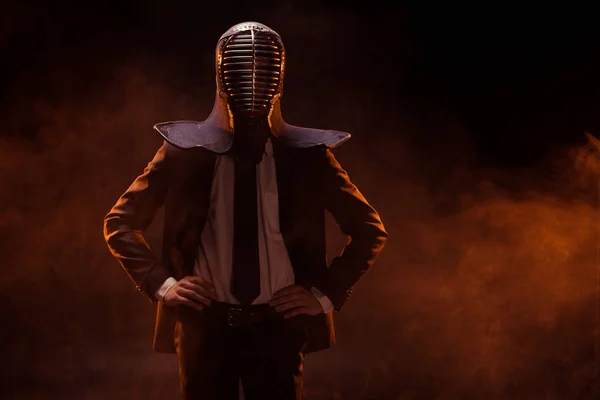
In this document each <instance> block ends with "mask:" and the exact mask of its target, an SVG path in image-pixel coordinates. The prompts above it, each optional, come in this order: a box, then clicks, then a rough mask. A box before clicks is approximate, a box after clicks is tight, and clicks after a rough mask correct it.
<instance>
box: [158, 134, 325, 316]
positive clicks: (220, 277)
mask: <svg viewBox="0 0 600 400" xmlns="http://www.w3.org/2000/svg"><path fill="white" fill-rule="evenodd" d="M256 168H257V171H256V181H257V182H256V184H257V204H258V210H257V211H258V245H259V262H260V286H261V290H260V294H259V296H258V297H257V298H256V299H255V300H254V302H253V304H262V303H268V302H269V301H270V300H271V299H272V298H273V294H274V293H275V292H277V291H278V290H280V289H283V288H284V287H286V286H290V285H293V284H294V270H293V268H292V265H291V263H290V258H289V255H288V252H287V248H286V247H285V242H284V240H283V236H282V235H281V232H280V230H279V196H278V193H277V171H276V168H275V159H274V157H273V145H272V143H271V141H270V140H269V141H268V142H267V144H266V146H265V153H264V154H263V159H262V161H261V162H260V163H259V164H258V165H257V167H256ZM233 176H234V160H233V158H232V157H231V156H230V155H227V154H226V155H221V156H218V157H217V161H216V164H215V172H214V178H213V183H212V190H211V199H210V207H209V211H208V216H207V220H206V225H205V226H204V230H203V231H202V238H201V243H200V246H199V249H198V257H197V259H196V264H195V266H194V274H195V275H197V276H200V277H202V278H203V279H205V280H207V281H209V282H210V283H212V285H213V286H214V288H215V291H216V294H217V300H218V301H221V302H224V303H232V304H239V301H238V300H237V299H236V298H235V297H234V296H233V295H232V294H231V290H230V283H231V267H232V251H233V190H234V188H233V187H234V185H233V183H234V179H233ZM176 282H177V281H176V280H175V279H174V278H172V277H171V278H169V279H167V280H166V281H165V282H164V283H163V285H162V286H161V287H160V288H159V289H158V290H157V291H156V293H155V296H156V297H157V298H158V299H159V300H162V298H163V296H164V295H165V293H166V292H167V291H168V290H169V289H170V288H171V287H172V286H173V284H175V283H176ZM311 292H312V294H313V295H314V296H315V297H316V298H317V300H319V303H321V306H322V307H323V311H324V312H325V313H328V312H331V311H333V309H334V306H333V304H332V303H331V300H329V298H328V297H327V296H325V295H324V294H323V293H321V292H320V291H319V290H318V289H316V288H314V287H313V288H311Z"/></svg>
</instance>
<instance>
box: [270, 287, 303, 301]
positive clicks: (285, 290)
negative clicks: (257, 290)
mask: <svg viewBox="0 0 600 400" xmlns="http://www.w3.org/2000/svg"><path fill="white" fill-rule="evenodd" d="M305 291H306V289H304V288H303V287H302V286H300V285H291V286H287V287H284V288H283V289H281V290H278V291H276V292H275V293H273V298H277V297H280V296H286V295H288V294H293V293H301V292H305Z"/></svg>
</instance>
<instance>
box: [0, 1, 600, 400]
mask: <svg viewBox="0 0 600 400" xmlns="http://www.w3.org/2000/svg"><path fill="white" fill-rule="evenodd" d="M0 11H1V12H0V51H1V54H2V62H1V63H0V104H1V107H0V117H1V118H0V120H1V121H2V123H1V124H0V189H1V193H2V196H1V197H0V206H1V208H0V240H1V244H0V252H1V253H0V254H2V259H3V269H4V270H5V273H3V274H2V278H0V300H1V302H0V312H1V314H0V316H1V317H2V321H3V322H2V330H1V332H0V336H1V339H2V340H1V341H0V343H2V346H3V348H1V349H0V350H1V354H3V362H2V365H3V367H2V368H4V369H5V371H3V373H2V376H3V378H5V379H4V381H3V383H2V390H3V391H5V393H6V396H8V398H15V399H38V398H39V399H46V398H61V399H62V398H64V399H71V398H72V399H105V398H110V397H113V398H119V399H139V398H145V399H154V398H156V399H163V398H172V397H173V396H175V395H176V393H177V390H178V388H177V365H176V360H175V359H174V357H173V356H166V355H156V354H153V353H152V352H151V350H150V344H151V334H152V325H153V312H154V310H153V308H152V307H151V306H150V305H149V303H147V302H146V300H144V299H143V297H142V296H140V295H139V293H137V292H136V291H135V290H134V289H133V285H132V284H131V283H130V282H129V281H128V280H127V278H126V276H125V274H124V273H123V272H122V271H121V270H120V269H119V267H118V265H117V263H116V261H114V260H113V259H112V258H111V256H110V254H109V253H108V251H107V249H106V246H105V244H104V242H103V238H102V235H101V227H102V219H103V217H104V214H106V212H107V211H108V210H109V209H110V207H111V206H112V205H113V203H114V202H115V201H116V199H117V197H118V196H119V195H120V194H121V193H122V192H123V191H124V190H125V189H126V188H127V186H128V185H129V183H130V182H131V181H132V180H133V178H134V177H135V176H136V175H137V174H138V173H140V172H141V170H142V169H143V167H144V166H145V164H146V163H147V162H148V161H149V160H150V158H151V157H152V155H153V153H154V151H155V150H156V149H157V148H158V146H159V145H160V140H159V138H158V137H157V136H156V135H155V134H154V133H153V132H152V130H151V126H152V125H153V124H154V123H156V122H160V121H165V120H175V119H202V118H204V117H206V116H207V115H208V113H209V111H210V109H211V107H212V101H213V96H214V68H213V63H214V46H215V44H216V41H217V39H218V38H219V36H220V35H221V34H222V33H223V32H224V31H225V30H227V29H228V28H229V27H230V26H231V25H233V24H235V23H238V22H242V21H247V20H256V21H259V22H262V23H265V24H267V25H269V26H270V27H272V28H273V29H275V30H276V31H278V32H279V33H280V34H281V36H282V38H283V41H284V43H285V45H286V49H287V51H288V65H287V67H288V69H287V75H286V82H285V95H284V97H283V100H282V108H283V112H284V115H285V117H286V119H287V120H288V122H290V123H293V124H297V125H306V126H315V127H322V128H331V129H337V130H345V131H348V132H351V133H352V134H353V138H352V140H351V141H349V142H348V143H347V144H345V145H344V146H342V147H341V148H340V149H338V150H336V154H337V156H338V159H339V160H340V162H341V163H342V164H343V165H344V166H345V167H346V168H347V169H348V172H349V173H350V175H351V177H352V178H353V180H354V181H355V183H356V184H357V185H358V186H359V187H360V188H361V190H362V191H363V192H364V194H365V196H366V197H367V198H368V199H369V200H370V202H371V203H372V204H373V205H374V206H375V207H376V208H377V209H378V210H379V211H380V212H381V215H382V218H383V220H384V223H385V224H386V227H387V229H388V231H389V234H390V239H389V241H388V245H387V248H386V249H385V250H384V252H383V253H382V255H381V257H380V259H379V262H378V263H377V265H376V267H375V268H374V270H373V272H370V273H369V274H368V275H367V276H366V277H365V278H364V280H363V281H361V283H360V284H359V287H358V289H357V290H356V292H355V295H353V297H352V299H351V300H350V301H349V304H348V305H347V306H346V308H345V309H344V311H343V312H341V313H340V314H339V315H337V316H336V317H337V322H338V324H337V326H338V340H339V343H338V344H337V345H336V347H334V348H333V349H331V350H328V351H326V352H323V353H321V354H317V355H312V356H309V357H308V359H307V369H306V397H307V399H459V398H460V399H471V398H472V399H481V398H490V399H496V398H498V399H504V398H511V399H538V398H547V399H571V398H573V399H588V398H589V399H592V398H597V397H595V396H597V395H598V393H597V387H598V383H599V377H600V375H599V373H598V353H597V351H596V349H597V346H598V323H597V322H598V306H599V302H598V297H597V296H598V275H597V274H598V258H597V249H598V243H599V242H598V238H599V237H600V236H598V231H597V226H598V220H597V207H598V201H597V188H598V183H597V182H598V171H599V168H598V166H597V164H596V161H595V160H596V155H597V151H598V147H597V146H596V145H595V144H594V143H596V142H595V141H594V138H593V136H598V135H600V131H599V130H600V120H599V117H598V107H599V105H600V99H599V97H598V93H599V84H600V82H599V78H598V71H600V46H599V45H598V40H597V39H598V34H599V33H600V32H599V30H600V29H599V28H597V23H596V21H595V20H594V19H595V13H594V12H593V10H592V7H591V6H590V7H583V6H577V5H575V4H569V5H567V4H566V3H565V4H562V5H560V6H558V5H557V6H554V7H552V6H549V5H547V4H545V5H539V6H533V5H531V6H526V5H523V4H519V5H514V6H513V5H509V4H497V5H493V4H480V5H476V6H474V5H460V4H456V3H455V2H452V3H450V4H446V5H439V4H435V5H434V4H427V3H426V2H396V3H395V5H394V7H393V8H392V7H391V6H385V7H384V6H383V5H379V4H378V3H375V2H370V3H369V2H361V3H360V4H358V5H350V4H348V3H347V2H341V1H329V2H326V3H325V2H323V3H322V4H321V3H317V2H310V1H301V2H300V1H297V2H296V1H277V2H275V1H265V2H232V1H220V2H215V3H210V4H209V3H203V2H197V1H177V2H173V1H171V2H166V1H144V2H142V1H130V2H112V1H105V2H101V3H100V2H96V3H89V2H76V1H58V2H45V3H41V2H40V4H35V3H34V2H27V1H18V2H17V1H8V2H5V3H3V4H2V6H1V8H0ZM585 132H589V133H590V134H591V135H592V136H586V135H585ZM160 225H161V218H160V217H159V218H157V219H156V223H155V224H154V225H153V227H152V228H151V229H150V231H149V232H148V238H149V240H150V242H151V243H152V244H154V245H157V244H158V243H159V242H160ZM329 238H330V239H331V243H330V245H329V247H330V250H331V254H335V252H336V251H338V250H339V247H340V246H341V244H342V243H343V241H344V238H342V237H340V235H339V233H338V232H337V230H336V227H335V225H334V224H333V223H332V224H331V231H330V235H329ZM157 250H158V249H157ZM11 396H12V397H11Z"/></svg>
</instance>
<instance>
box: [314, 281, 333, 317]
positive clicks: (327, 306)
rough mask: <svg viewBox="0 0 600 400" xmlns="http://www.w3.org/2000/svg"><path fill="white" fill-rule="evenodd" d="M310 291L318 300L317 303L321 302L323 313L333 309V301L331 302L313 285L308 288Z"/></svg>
mask: <svg viewBox="0 0 600 400" xmlns="http://www.w3.org/2000/svg"><path fill="white" fill-rule="evenodd" d="M310 292H311V293H312V294H313V296H315V297H316V298H317V300H319V303H321V307H322V308H323V313H324V314H327V313H330V312H332V311H333V310H334V308H335V307H334V306H333V303H332V302H331V300H329V297H327V296H325V294H323V292H321V291H320V290H319V289H317V288H316V287H314V286H313V287H311V288H310Z"/></svg>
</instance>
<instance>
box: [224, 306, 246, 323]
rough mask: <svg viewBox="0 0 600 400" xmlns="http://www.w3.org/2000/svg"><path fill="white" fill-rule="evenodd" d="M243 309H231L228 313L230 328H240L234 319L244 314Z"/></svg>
mask: <svg viewBox="0 0 600 400" xmlns="http://www.w3.org/2000/svg"><path fill="white" fill-rule="evenodd" d="M242 311H243V310H242V309H241V308H239V307H231V308H230V309H229V311H228V312H227V325H229V326H233V327H235V326H239V325H237V324H236V323H235V321H234V318H235V317H237V316H239V315H240V314H242Z"/></svg>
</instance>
